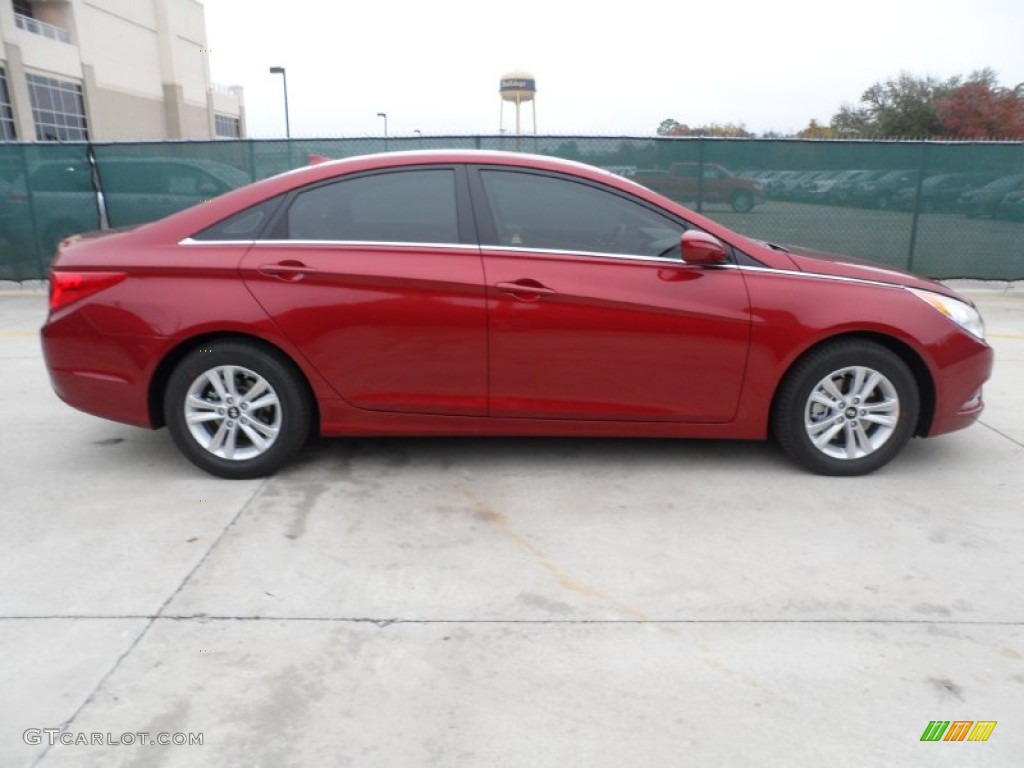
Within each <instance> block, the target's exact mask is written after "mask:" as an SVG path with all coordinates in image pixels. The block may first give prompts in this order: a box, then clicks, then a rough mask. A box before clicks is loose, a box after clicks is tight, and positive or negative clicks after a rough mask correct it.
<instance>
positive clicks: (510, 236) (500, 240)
mask: <svg viewBox="0 0 1024 768" xmlns="http://www.w3.org/2000/svg"><path fill="white" fill-rule="evenodd" d="M480 175H481V178H482V179H483V184H484V189H485V191H486V193H487V202H488V204H489V205H490V209H491V214H492V215H493V217H494V225H495V228H496V230H497V231H496V234H495V236H494V242H490V243H487V245H498V246H510V247H518V248H531V249H550V250H560V251H585V252H593V253H611V254H628V255H633V256H664V257H674V258H676V259H678V258H679V237H680V235H682V233H683V231H684V230H685V229H686V227H685V226H684V225H682V224H680V223H678V222H676V221H674V220H673V219H671V218H669V217H668V216H663V215H661V214H659V213H657V212H655V211H653V210H651V209H650V208H647V207H646V206H644V205H642V204H640V203H638V202H634V201H632V200H629V199H627V198H625V197H621V196H620V195H617V194H615V193H613V192H609V191H605V190H603V189H598V188H596V187H592V186H589V185H588V184H584V183H581V182H577V181H572V180H569V179H566V178H560V177H554V176H543V175H539V174H533V173H520V172H517V171H499V170H483V171H481V174H480Z"/></svg>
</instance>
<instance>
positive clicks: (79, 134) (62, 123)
mask: <svg viewBox="0 0 1024 768" xmlns="http://www.w3.org/2000/svg"><path fill="white" fill-rule="evenodd" d="M25 79H26V80H27V81H28V93H29V96H30V97H31V99H32V120H33V121H34V122H35V124H36V140H37V141H85V140H87V139H88V138H89V132H88V127H87V126H86V122H85V102H84V101H83V100H82V86H80V85H79V84H78V83H71V82H68V81H67V80H57V79H55V78H52V77H44V76H43V75H27V76H26V78H25Z"/></svg>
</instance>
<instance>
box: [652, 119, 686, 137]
mask: <svg viewBox="0 0 1024 768" xmlns="http://www.w3.org/2000/svg"><path fill="white" fill-rule="evenodd" d="M658 135H659V136H689V135H690V126H688V125H683V124H682V123H680V122H679V121H678V120H673V119H672V118H671V117H669V118H666V119H665V120H662V121H661V125H659V126H658Z"/></svg>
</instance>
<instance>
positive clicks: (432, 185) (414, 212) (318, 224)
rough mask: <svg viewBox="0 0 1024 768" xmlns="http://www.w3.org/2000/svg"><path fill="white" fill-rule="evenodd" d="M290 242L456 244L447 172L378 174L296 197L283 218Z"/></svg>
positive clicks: (452, 184) (452, 179)
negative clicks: (336, 241)
mask: <svg viewBox="0 0 1024 768" xmlns="http://www.w3.org/2000/svg"><path fill="white" fill-rule="evenodd" d="M286 221H287V236H288V238H289V239H292V240H350V241H370V242H390V243H457V242H459V230H458V224H457V216H456V203H455V174H454V172H453V171H451V170H435V169H424V170H413V171H398V172H391V173H379V174H375V175H373V176H360V177H357V178H354V179H343V180H341V181H335V182H331V183H329V184H324V185H321V186H318V187H314V188H312V189H309V190H306V191H303V192H300V193H299V194H298V195H296V197H295V200H294V201H293V202H292V204H291V207H290V208H289V209H288V214H287V217H286Z"/></svg>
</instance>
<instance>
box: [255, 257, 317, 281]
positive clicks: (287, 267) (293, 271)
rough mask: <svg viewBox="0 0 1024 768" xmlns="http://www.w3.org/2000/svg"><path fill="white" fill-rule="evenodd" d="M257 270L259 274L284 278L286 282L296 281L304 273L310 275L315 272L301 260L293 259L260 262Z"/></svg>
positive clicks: (279, 278) (303, 275)
mask: <svg viewBox="0 0 1024 768" xmlns="http://www.w3.org/2000/svg"><path fill="white" fill-rule="evenodd" d="M257 271H258V272H259V273H260V274H261V275H266V276H267V277H276V278H277V279H278V280H285V281H288V282H297V281H299V280H301V279H302V278H303V277H305V276H306V275H311V274H313V273H314V272H316V269H315V268H313V267H307V266H306V265H305V264H303V263H302V262H301V261H296V260H295V259H287V260H286V261H279V262H277V263H276V264H261V265H260V266H259V267H258V268H257Z"/></svg>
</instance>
